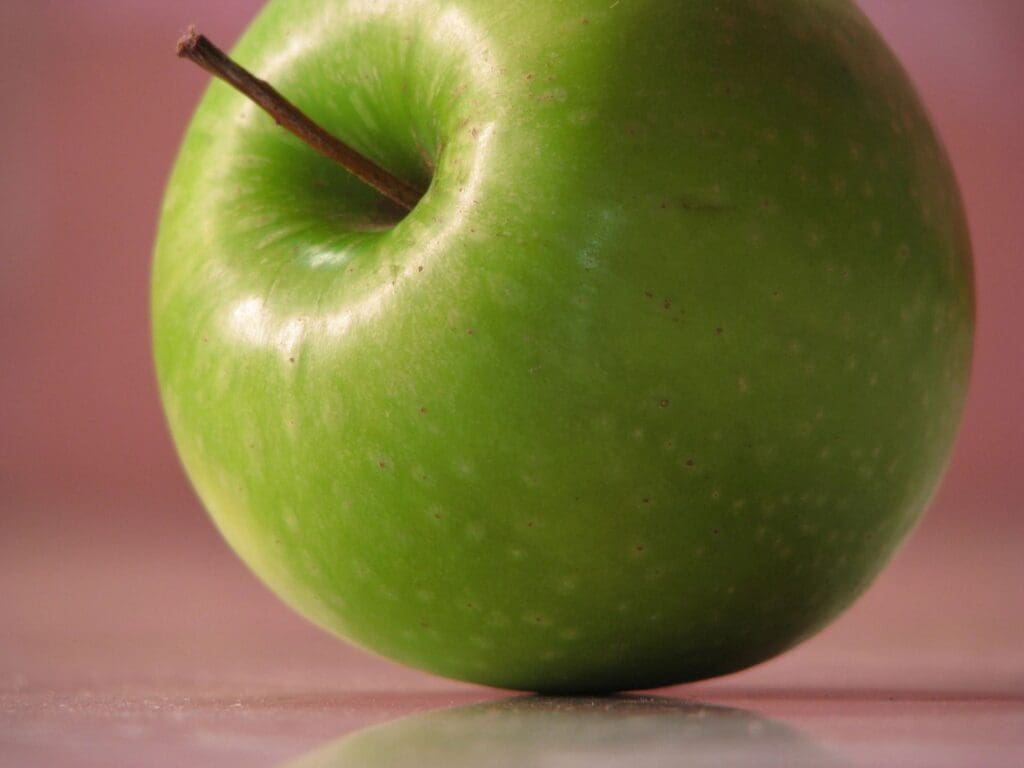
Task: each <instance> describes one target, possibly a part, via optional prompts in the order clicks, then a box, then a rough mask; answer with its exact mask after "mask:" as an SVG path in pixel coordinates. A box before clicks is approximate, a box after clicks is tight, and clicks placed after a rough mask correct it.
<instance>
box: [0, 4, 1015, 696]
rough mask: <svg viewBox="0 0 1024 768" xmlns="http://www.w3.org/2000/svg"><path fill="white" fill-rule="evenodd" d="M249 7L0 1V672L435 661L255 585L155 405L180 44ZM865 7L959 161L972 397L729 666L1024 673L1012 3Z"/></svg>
mask: <svg viewBox="0 0 1024 768" xmlns="http://www.w3.org/2000/svg"><path fill="white" fill-rule="evenodd" d="M261 5H262V3H261V2H259V0H218V2H216V3H210V2H207V1H205V0H180V1H179V2H173V3H169V2H157V1H156V0H152V1H149V0H4V2H2V3H0V84H2V89H0V94H2V99H3V101H2V102H0V103H2V107H0V114H2V120H0V133H2V146H3V154H2V159H0V243H2V249H0V692H2V690H4V687H5V686H6V687H8V688H9V687H10V686H14V687H15V688H17V687H18V686H22V688H24V687H25V686H28V687H32V686H37V687H38V688H39V690H43V689H46V690H49V689H51V688H53V687H55V686H60V685H70V684H71V683H70V682H68V681H77V683H82V682H83V681H89V680H98V679H100V678H103V677H104V676H106V677H108V678H109V677H114V678H117V679H123V680H125V681H132V684H135V685H142V684H143V682H140V681H148V682H147V683H146V684H151V685H153V686H156V687H160V686H163V687H164V688H166V686H167V685H170V684H171V683H170V682H169V681H180V680H182V679H189V680H193V681H194V680H197V679H205V680H208V681H216V684H217V685H221V684H223V685H228V686H230V685H250V684H255V683H254V682H253V681H256V680H258V681H259V685H263V686H272V685H275V684H280V685H285V684H286V683H287V684H291V683H294V682H295V681H296V680H298V681H300V682H301V681H305V680H316V681H318V684H320V685H327V686H331V685H337V686H343V685H347V686H351V685H353V684H360V685H370V684H371V683H372V684H374V685H377V684H393V685H395V686H401V687H404V688H407V689H408V688H416V687H417V686H419V687H424V686H429V685H433V684H434V683H433V681H432V679H431V678H428V677H427V676H425V675H419V674H418V673H407V672H404V671H400V670H398V669H397V668H394V667H392V666H391V665H389V664H387V663H385V662H382V661H380V660H377V659H373V658H371V657H369V656H366V655H364V654H361V653H359V652H357V651H353V650H351V649H348V648H346V647H345V646H343V645H341V644H339V643H337V642H335V641H333V640H331V639H329V638H327V637H326V636H323V635H321V634H320V633H318V632H316V631H314V630H313V629H311V628H309V627H307V626H306V625H305V624H303V623H302V622H301V621H300V620H298V619H297V618H295V617H294V616H293V615H292V614H291V613H289V612H288V611H287V610H286V609H285V608H283V607H282V606H280V605H279V604H278V603H277V602H276V601H275V600H274V599H273V598H271V597H270V596H269V595H268V594H267V593H265V592H264V591H263V590H262V588H261V587H259V586H258V585H257V584H256V582H255V581H254V580H253V579H252V578H251V577H250V576H248V574H247V573H246V572H245V571H244V569H243V568H242V566H241V565H239V564H238V563H237V562H236V561H235V560H234V559H233V556H232V555H231V554H230V553H229V552H228V550H227V548H226V547H225V546H224V545H222V544H221V543H220V542H219V541H218V539H217V537H216V534H215V533H214V532H213V530H212V526H211V525H210V524H209V523H208V521H207V520H206V518H205V516H204V513H203V512H202V510H201V508H200V507H199V505H198V503H197V502H196V500H195V498H194V497H193V496H192V494H191V491H190V490H189V487H188V485H187V483H186V481H185V479H184V476H183V474H182V472H181V470H180V468H179V466H178V463H177V460H176V458H175V455H174V453H173V450H172V447H171V444H170V441H169V438H168V435H167V431H166V429H165V426H164V423H163V420H162V416H161V412H160V407H159V403H158V400H157V394H156V389H155V384H154V375H153V368H152V363H151V360H150V351H149V328H148V309H147V297H148V274H149V262H150V249H151V246H152V242H153V235H154V228H155V224H156V217H157V211H158V207H159V203H160V197H161V193H162V189H163V185H164V182H165V179H166V177H167V174H168V171H169V168H170V166H171V163H172V160H173V157H174V154H175V151H176V147H177V144H178V142H179V140H180V138H181V135H182V132H183V130H184V127H185V125H186V122H187V120H188V118H189V115H190V113H191V111H192V109H193V108H194V106H195V104H196V102H197V99H198V97H199V94H200V92H201V90H202V89H203V87H204V85H205V83H206V77H205V76H204V75H203V74H202V73H200V72H199V71H197V70H196V69H195V68H193V67H191V66H188V65H186V64H184V63H181V62H179V61H177V60H176V59H175V57H174V55H173V44H174V41H175V38H176V37H177V35H178V34H179V33H180V32H181V31H182V30H183V27H184V26H185V24H186V23H188V22H190V21H197V22H199V23H201V25H202V29H203V31H205V32H206V33H207V34H208V35H209V36H210V37H212V38H213V39H215V40H217V41H219V42H221V43H222V44H224V45H227V44H229V43H230V42H231V41H233V40H234V39H235V38H236V37H237V35H238V34H239V32H240V31H241V29H242V28H243V27H244V25H245V24H246V22H247V20H249V19H250V18H251V17H252V16H253V15H254V14H255V12H256V11H257V9H258V8H259V7H260V6H261ZM861 5H862V6H863V7H864V9H865V10H866V11H867V12H868V14H869V15H870V16H871V17H872V19H874V21H875V23H876V24H877V26H878V27H879V28H880V29H881V31H882V33H883V34H884V35H885V37H886V38H887V39H888V40H889V42H890V44H891V45H892V46H893V48H894V49H895V50H896V51H897V53H898V55H899V56H900V58H901V59H902V60H903V62H904V64H905V65H906V67H907V68H908V70H909V71H910V73H911V76H912V77H913V79H914V80H915V82H916V83H917V84H918V86H919V89H920V92H921V94H922V95H923V98H924V100H925V102H926V103H927V105H928V107H929V109H930V111H931V114H932V115H933V118H934V120H935V123H936V124H937V126H938V129H939V132H940V133H941V134H942V136H943V138H944V140H945V142H946V145H947V147H948V149H949V151H950V153H951V155H952V158H953V162H954V165H955V167H956V171H957V174H958V177H959V179H960V182H961V186H962V190H963V194H964V197H965V200H966V204H967V209H968V215H969V219H970V225H971V230H972V235H973V242H974V247H975V255H976V274H977V290H978V300H979V312H978V335H977V346H976V358H975V368H974V380H973V385H972V390H971V396H970V400H969V404H968V408H967V412H966V416H965V419H964V422H963V426H962V432H961V435H960V439H959V442H958V444H957V448H956V451H955V454H954V456H953V460H952V463H951V465H950V468H949V472H948V474H947V476H946V478H945V481H944V483H943V485H942V488H941V490H940V492H939V494H938V496H937V498H936V499H935V502H934V504H933V507H932V509H931V510H930V512H929V514H928V516H927V518H926V519H925V521H924V523H923V524H922V525H921V527H920V528H919V529H918V530H917V531H916V532H915V534H914V535H913V537H912V539H911V541H910V543H909V544H908V545H907V546H906V547H905V548H904V549H903V550H902V551H901V553H900V554H899V555H898V557H897V559H896V561H895V562H894V563H893V565H892V566H891V567H890V568H889V569H888V570H887V571H886V572H885V574H883V576H882V578H881V579H880V580H879V581H878V583H877V584H876V585H875V587H874V588H873V589H872V590H871V592H870V593H869V594H868V595H867V596H866V597H865V598H863V599H862V600H861V601H860V602H859V603H858V604H857V605H856V606H855V607H854V608H853V609H852V610H851V611H850V612H849V613H848V614H847V615H846V616H844V617H843V618H842V619H841V620H840V621H839V622H837V623H836V624H835V625H833V626H832V627H831V628H829V629H828V630H827V631H826V632H824V633H823V634H821V635H819V636H818V637H816V638H814V639H812V640H811V641H809V642H808V643H806V644H805V645H804V646H802V647H801V648H799V649H797V650H796V651H793V652H792V653H790V654H788V655H786V656H784V657H783V658H781V659H779V660H777V661H773V662H770V663H768V664H766V665H763V666H762V667H760V668H758V669H755V670H752V671H750V672H746V673H743V674H741V675H738V676H735V677H733V678H730V679H728V680H726V681H724V682H723V683H722V685H725V686H729V685H734V686H759V685H769V684H772V683H775V682H779V681H784V682H785V684H786V685H789V686H798V687H799V686H826V687H828V686H831V687H835V686H854V687H857V686H860V687H865V686H867V687H872V686H874V687H876V688H884V687H886V686H889V685H892V684H893V681H894V680H896V681H898V682H899V684H901V685H905V686H910V687H915V688H928V689H941V690H947V689H958V690H985V691H1003V692H1007V691H1009V692H1013V693H1015V694H1022V693H1024V650H1022V649H1024V620H1022V615H1024V611H1022V606H1024V567H1022V565H1021V561H1022V558H1024V518H1022V516H1021V514H1020V512H1021V502H1022V500H1024V460H1022V454H1024V406H1022V397H1021V395H1022V394H1024V392H1022V385H1024V341H1022V338H1021V336H1020V332H1021V325H1022V319H1024V314H1022V311H1021V309H1020V307H1021V304H1022V299H1021V297H1022V296H1024V259H1022V253H1024V138H1022V137H1024V2H1019V0H863V2H862V3H861ZM257 630H258V631H257ZM239 647H244V649H245V650H244V652H239V650H238V649H239ZM296 648H300V649H302V650H301V654H296V652H295V649H296ZM256 669H258V670H259V674H258V675H257V674H256V673H255V672H254V670H256ZM342 670H343V671H344V674H342ZM204 675H205V677H204ZM118 676H120V677H118ZM275 681H277V682H276V683H275ZM353 681H355V683H353ZM77 683H76V684H77ZM126 684H127V683H126ZM211 684H212V683H211Z"/></svg>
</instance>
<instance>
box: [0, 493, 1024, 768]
mask: <svg viewBox="0 0 1024 768" xmlns="http://www.w3.org/2000/svg"><path fill="white" fill-rule="evenodd" d="M131 504H132V502H125V501H110V500H103V501H94V502H89V503H86V502H82V501H80V500H79V501H76V502H74V503H70V504H67V503H65V504H48V505H44V504H41V503H39V502H33V503H31V504H30V503H28V502H20V503H15V502H9V503H6V506H4V507H0V766H3V768H7V766H12V767H13V766H19V768H21V767H23V766H47V767H48V768H60V767H61V766H105V767H106V766H122V765H124V766H129V765H145V766H154V767H160V766H183V765H188V766H207V765H209V766H219V767H224V766H235V765H238V766H246V767H247V768H253V767H258V766H278V765H280V766H301V767H303V768H305V767H306V766H342V765H346V766H347V765H360V766H377V765H380V766H407V765H408V766H427V767H429V766H434V765H437V766H442V765H443V766H450V767H453V768H458V766H463V765H465V766H470V765H472V766H505V765H521V764H526V765H536V766H545V767H554V766H582V765H588V764H589V765H598V766H613V765H630V766H668V765H686V766H704V765H709V766H710V765H715V766H723V765H724V766H745V765H757V766H766V765H767V766H771V765H780V766H781V765H786V766H800V765H815V766H831V765H837V766H839V765H844V766H845V765H853V766H856V765H863V766H890V765H891V766H901V768H906V767H908V766H909V767H913V766H929V768H931V767H933V766H1024V623H1022V610H1021V607H1022V606H1024V566H1022V558H1021V557H1020V554H1019V546H1018V544H1017V542H1019V541H1020V540H1021V538H1020V537H1019V536H1018V535H1016V534H1015V535H1005V532H1004V533H1003V534H1002V535H1000V534H999V533H998V532H995V533H993V532H984V531H972V530H970V529H964V530H960V529H957V530H950V529H948V528H929V527H928V526H923V527H922V529H921V530H919V531H918V532H917V533H916V534H915V535H914V536H913V537H912V539H911V541H910V542H909V544H908V545H907V546H905V547H904V548H903V550H902V551H901V552H900V553H899V555H898V556H897V557H896V559H895V560H894V562H893V563H892V564H891V565H890V566H889V568H888V569H887V570H886V572H885V573H884V574H883V576H882V577H881V578H880V579H879V581H878V582H877V583H876V584H875V586H874V587H873V588H872V589H871V590H870V591H869V592H868V594H867V595H866V596H865V597H863V598H862V599H861V600H860V601H859V602H858V603H857V604H856V605H855V606H854V607H853V608H852V609H851V610H850V611H849V612H848V613H847V614H846V615H844V616H843V617H842V618H841V619H840V620H839V621H837V622H836V623H835V624H833V625H832V626H831V627H830V628H828V629H827V630H825V631H824V632H823V633H821V634H820V635H818V636H817V637H815V638H812V639H811V640H809V641H808V642H806V643H804V644H803V645H802V646H800V647H799V648H797V649H795V650H793V651H791V652H789V653H787V654H785V655H783V656H781V657H779V658H778V659H776V660H773V661H770V662H768V663H766V664H762V665H760V666H759V667H756V668H754V669H752V670H749V671H746V672H743V673H740V674H736V675H732V676H729V677H726V678H722V679H719V680H714V681H708V682H705V683H700V684H695V685H688V686H678V687H674V688H668V689H663V690H660V691H657V692H648V693H646V694H644V695H633V696H619V697H611V698H598V699H545V698H541V697H531V696H522V695H514V694H510V693H508V692H503V691H495V690H491V689H486V688H480V687H475V686H469V685H461V684H456V683H452V682H449V681H445V680H441V679H439V678H435V677H431V676H429V675H426V674H422V673H419V672H415V671H411V670H406V669H403V668H401V667H398V666H396V665H394V664H391V663H389V662H387V661H384V660H381V659H377V658H375V657H372V656H369V655H367V654H365V653H363V652H361V651H357V650H355V649H352V648H350V647H348V646H346V645H345V644H344V643H341V642H339V641H338V640H336V639H334V638H332V637H329V636H327V635H326V634H324V633H322V632H320V631H318V630H316V629H315V628H313V627H311V626H309V625H307V624H306V623H304V622H303V621H302V620H300V619H298V618H297V617H295V616H294V615H293V614H291V613H290V612H289V611H288V610H287V609H286V608H284V607H283V606H282V605H280V604H279V603H278V602H277V601H276V599H275V598H273V597H272V596H270V595H269V594H268V593H267V592H266V591H265V590H264V589H263V588H262V587H261V586H260V585H259V584H258V582H257V581H256V580H255V579H254V578H253V577H252V576H251V575H250V574H249V573H248V572H247V571H246V570H245V568H244V567H243V566H242V565H241V564H240V563H239V562H238V561H237V560H236V559H235V558H234V556H233V555H232V554H231V553H230V552H229V551H228V550H227V548H226V547H225V546H224V545H223V544H222V543H221V542H220V541H219V540H218V539H217V537H216V535H215V533H214V532H213V531H212V527H211V526H209V524H208V523H206V521H205V520H203V519H202V516H201V513H200V512H199V510H198V507H196V508H184V509H181V510H172V511H171V512H169V513H167V514H156V515H154V514H151V512H152V510H149V509H147V510H146V514H133V509H132V506H131Z"/></svg>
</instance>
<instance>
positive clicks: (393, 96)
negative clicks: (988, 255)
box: [152, 0, 973, 691]
mask: <svg viewBox="0 0 1024 768" xmlns="http://www.w3.org/2000/svg"><path fill="white" fill-rule="evenodd" d="M235 56H236V57H237V59H238V60H239V61H240V62H242V63H243V64H245V65H246V66H247V67H249V68H251V70H252V71H253V72H255V73H257V74H258V75H259V76H260V77H263V78H266V79H267V80H268V81H270V82H272V83H273V84H274V86H276V87H277V88H278V89H279V90H280V92H281V93H283V94H286V95H287V97H288V98H289V99H290V100H291V101H293V102H294V103H295V104H296V105H298V107H299V108H300V109H302V110H303V111H304V112H305V113H306V114H308V115H309V117H310V118H311V119H312V120H313V121H315V122H316V123H318V124H319V125H321V126H323V128H324V130H325V131H327V132H328V133H330V134H332V135H334V136H336V137H338V138H339V139H340V140H342V141H343V142H345V143H346V144H348V145H350V146H351V147H352V148H353V149H354V150H355V151H356V152H358V153H359V154H360V155H361V156H364V157H365V159H367V160H369V161H370V162H371V164H373V165H376V166H379V167H380V168H384V169H387V170H388V171H389V172H390V173H391V174H393V175H394V177H396V178H397V179H399V180H402V181H403V182H404V183H405V184H407V185H408V186H409V187H410V188H412V189H416V188H427V187H428V186H429V189H428V190H427V192H426V194H425V195H424V196H423V197H422V199H421V200H419V201H418V202H416V203H415V204H414V205H413V207H412V210H411V211H409V212H408V214H407V215H403V213H402V210H401V207H400V205H398V204H396V203H391V202H388V201H387V200H386V199H384V198H383V197H382V196H381V195H380V194H379V193H378V192H376V191H374V189H372V188H371V187H370V186H367V185H366V184H364V183H363V182H362V181H360V180H359V179H357V178H355V177H354V176H352V175H350V174H349V173H348V172H347V171H346V170H345V169H344V168H343V167H341V165H339V164H337V163H333V162H331V161H329V160H326V159H324V158H323V157H322V156H320V155H318V154H317V153H316V152H314V151H312V150H311V149H310V148H309V147H308V146H306V145H304V144H303V143H302V142H301V141H299V140H298V139H296V138H295V137H294V136H292V135H289V134H288V133H287V132H285V131H283V130H281V129H280V128H278V127H276V126H275V125H274V122H273V121H272V120H270V119H269V118H268V117H267V116H266V115H264V114H263V113H262V112H260V110H259V109H258V108H257V107H256V106H255V105H254V104H252V103H251V102H250V101H248V100H247V99H246V98H245V97H244V96H242V95H240V94H238V93H236V92H234V91H232V90H231V89H230V88H228V87H226V86H225V85H223V84H220V83H217V84H214V85H213V86H212V87H211V88H210V90H209V92H208V93H207V95H206V97H205V98H204V100H203V102H202V104H201V106H200V107H199V110H198V112H197V113H196V116H195V118H194V120H193V123H192V125H191V127H190V128H189V131H188V134H187V136H186V138H185V142H184V146H183V148H182V151H181V155H180V157H179V160H178V163H177V165H176V167H175V170H174V174H173V177H172V179H171V182H170V184H169V187H168V191H167V196H166V201H165V206H164V211H163V216H162V220H161V224H160V233H159V238H158V242H157V247H156V260H155V266H154V274H153V292H152V303H153V325H154V344H155V354H156V361H157V370H158V375H159V381H160V388H161V392H162V397H163V401H164V406H165V409H166V412H167V416H168V420H169V422H170V426H171V429H172V432H173V434H174V439H175V442H176V444H177V447H178V450H179V452H180V454H181V457H182V460H183V462H184V464H185V467H186V470H187V472H188V474H189V476H190V477H191V479H192V482H193V483H194V485H195V487H196V489H197V491H198V493H199V495H200V496H201V498H202V500H203V502H204V503H205V505H206V506H207V508H208V509H209V510H210V513H211V515H212V516H213V519H214V520H215V522H216V523H217V525H218V527H219V528H220V529H221V531H222V532H223V534H224V535H225V537H226V538H227V539H228V541H229V542H230V543H231V545H232V546H233V547H234V548H235V550H236V551H237V552H238V553H239V554H240V555H241V557H242V558H243V559H244V560H245V561H246V562H247V563H248V564H249V565H250V567H252V568H253V570H254V571H255V572H256V573H257V574H259V575H260V576H261V577H262V578H263V579H264V580H265V581H266V583H267V584H268V585H269V586H270V587H271V588H272V589H273V590H274V591H275V592H276V593H277V594H279V595H280V596H281V597H282V598H283V599H285V600H286V601H287V602H288V603H290V604H291V605H293V606H294V607H295V608H296V609H297V610H299V611H300V612H301V613H302V614H303V615H305V616H307V617H309V618H310V619H312V620H313V621H315V622H317V623H318V624H320V625H322V626H324V627H327V628H329V629H331V630H332V631H334V632H337V633H338V634H340V635H342V636H344V637H346V638H348V639H349V640H351V641H352V642H354V643H356V644H358V645H361V646H363V647H366V648H369V649H372V650H374V651H376V652H378V653H381V654H383V655H385V656H388V657H390V658H393V659H396V660H399V661H402V662H404V663H407V664H410V665H412V666H415V667H419V668H422V669H426V670H430V671H433V672H436V673H438V674H442V675H447V676H451V677H455V678H459V679H463V680H471V681H476V682H481V683H487V684H490V685H496V686H505V687H510V688H521V689H532V690H542V691H608V690H617V689H630V688H645V687H653V686H658V685H665V684H668V683H675V682H681V681H685V680H692V679H696V678H701V677H707V676H711V675H717V674H723V673H726V672H730V671H733V670H737V669H741V668H743V667H745V666H748V665H751V664H754V663H757V662H759V661H761V660H763V659H766V658H768V657H770V656H772V655H774V654H776V653H779V652H780V651H783V650H785V649H786V648H788V647H790V646H791V645H793V644H794V643H796V642H798V641H799V640H800V639H802V638H804V637H806V636H807V635H808V634H810V633H812V632H814V631H815V630H817V629H818V628H820V627H821V626H823V625H824V624H825V623H826V622H828V621H829V620H830V619H832V618H833V617H834V616H836V615H837V614H838V613H839V612H840V611H841V610H842V609H843V608H845V607H846V606H847V605H848V604H849V603H850V602H851V601H852V600H853V599H854V598H855V597H856V596H857V595H858V594H860V592H861V591H863V590H864V589H865V588H866V586H867V585H868V584H869V583H870V581H871V579H872V578H873V577H874V576H875V574H876V573H877V572H878V570H879V569H880V568H881V567H882V565H883V564H884V563H885V562H886V560H887V558H888V557H889V556H890V554H891V553H892V551H893V549H894V548H895V547H896V545H897V544H898V543H899V541H900V540H901V539H902V537H903V536H904V535H905V534H906V532H907V530H908V529H909V528H910V527H911V526H912V525H913V524H914V522H915V521H916V520H917V519H918V517H919V515H920V514H921V512H922V509H923V507H924V505H925V504H926V502H927V500H928V498H929V496H930V494H931V493H932V492H933V490H934V488H935V485H936V483H937V481H938V478H939V475H940V473H941V471H942V468H943V465H944V463H945V461H946V459H947V457H948V454H949V451H950V447H951V444H952V441H953V437H954V433H955V430H956V425H957V422H958V418H959V414H960V410H961V406H962V403H963V399H964V394H965V389H966V386H967V375H968V368H969V360H970V351H971V335H972V324H973V298H972V286H971V267H970V252H969V244H968V240H967V234H966V230H965V224H964V217H963V213H962V210H961V205H960V202H959V198H958V193H957V189H956V185H955V182H954V179H953V176H952V173H951V171H950V168H949V165H948V162H947V160H946V157H945V154H944V152H943V151H942V149H941V147H940V146H939V144H938V142H937V140H936V138H935V135H934V133H933V130H932V128H931V127H930V125H929V122H928V120H927V117H926V115H925V114H924V112H923V110H922V108H921V106H920V104H919V102H918V100H917V98H916V96H915V95H914V93H913V90H912V88H911V86H910V84H909V82H908V81H907V78H906V76H905V74H904V73H903V71H902V69H901V68H900V66H899V64H898V63H897V62H896V61H895V60H894V58H893V56H892V54H891V53H890V52H889V51H888V49H887V48H886V47H885V46H884V44H883V43H882V42H881V40H880V39H879V37H878V36H877V34H876V33H875V32H874V31H873V30H872V29H871V27H870V26H869V24H868V22H867V21H866V20H865V18H864V17H863V16H862V15H861V14H860V13H859V12H858V11H857V10H855V9H854V7H853V6H852V4H849V3H846V2H819V3H797V2H774V3H766V2H757V1H756V0H743V1H741V0H736V1H734V2H727V3H698V2H682V3H633V2H612V3H609V2H607V1H606V0H602V2H595V3H589V2H587V3H572V4H561V3H526V4H523V3H518V4H517V3H494V2H480V1H476V0H460V2H458V3H448V4H439V3H434V2H430V0H424V1H423V2H408V3H398V2H382V3H364V2H355V1H354V0H353V1H352V2H341V1H339V2H327V1H326V0H304V1H299V0H291V1H288V0H273V1H272V2H271V3H269V4H268V6H267V7H266V9H265V10H264V11H263V13H262V14H261V15H260V16H259V18H258V19H257V20H256V21H255V22H254V24H253V25H252V27H251V28H250V30H249V31H248V32H247V33H246V35H245V36H244V38H243V40H242V41H241V42H240V44H239V45H238V48H237V50H236V51H235ZM398 202H399V203H400V202H401V201H398Z"/></svg>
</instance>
